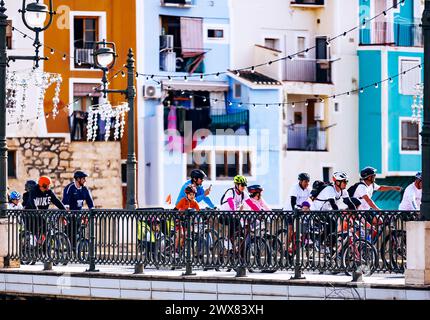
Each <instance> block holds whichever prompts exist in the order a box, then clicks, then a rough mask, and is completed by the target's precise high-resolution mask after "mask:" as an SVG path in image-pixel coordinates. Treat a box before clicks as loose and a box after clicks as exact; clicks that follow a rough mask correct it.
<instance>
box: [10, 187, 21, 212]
mask: <svg viewBox="0 0 430 320" xmlns="http://www.w3.org/2000/svg"><path fill="white" fill-rule="evenodd" d="M9 198H10V202H9V203H8V205H7V208H8V209H9V210H22V209H23V207H22V204H21V203H19V200H21V194H20V193H19V192H17V191H12V192H11V193H10V195H9Z"/></svg>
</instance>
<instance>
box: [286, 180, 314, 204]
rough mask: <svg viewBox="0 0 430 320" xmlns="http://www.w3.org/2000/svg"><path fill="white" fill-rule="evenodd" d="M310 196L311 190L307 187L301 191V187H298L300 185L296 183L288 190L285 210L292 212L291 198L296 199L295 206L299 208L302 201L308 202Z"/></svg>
mask: <svg viewBox="0 0 430 320" xmlns="http://www.w3.org/2000/svg"><path fill="white" fill-rule="evenodd" d="M310 194H311V189H310V188H309V187H308V188H306V189H304V190H303V189H302V187H300V184H298V183H296V184H295V185H293V186H292V187H291V189H290V193H289V196H288V201H287V204H286V209H287V210H293V208H291V197H296V198H297V201H296V204H297V205H299V206H300V205H302V203H303V202H304V201H308V199H309V196H310Z"/></svg>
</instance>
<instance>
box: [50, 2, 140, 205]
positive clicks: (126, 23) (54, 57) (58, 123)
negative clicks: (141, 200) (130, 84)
mask: <svg viewBox="0 0 430 320" xmlns="http://www.w3.org/2000/svg"><path fill="white" fill-rule="evenodd" d="M135 4H136V1H135V0H121V1H119V0H115V1H113V0H110V1H88V0H56V1H55V11H56V12H57V15H56V16H55V18H54V21H53V23H52V26H51V27H50V28H49V29H48V30H47V31H45V33H44V41H43V42H44V43H45V48H44V55H45V56H46V57H49V60H48V61H46V62H45V64H44V70H45V71H47V72H53V73H60V74H61V75H62V78H63V84H62V86H61V94H60V104H59V108H60V113H59V114H58V116H57V117H56V118H55V119H53V117H52V116H49V118H47V119H46V121H47V128H48V133H70V135H71V140H72V141H86V127H85V112H87V111H88V107H89V106H90V105H94V104H98V103H100V102H102V101H104V98H103V97H102V96H101V95H100V94H97V93H95V92H94V91H93V88H94V87H95V86H98V85H99V84H100V83H101V77H102V72H101V71H99V70H97V69H94V68H92V66H91V65H92V62H93V57H92V55H91V53H92V48H93V46H94V43H95V42H97V41H102V40H103V39H106V41H111V42H115V44H116V50H117V54H118V58H117V61H116V64H115V66H114V67H113V69H112V70H111V71H110V73H109V74H108V79H109V78H112V77H113V75H114V74H115V73H116V72H118V71H120V70H121V69H122V68H123V65H124V64H126V60H127V53H128V49H129V48H133V51H134V52H136V50H135V48H136V18H135V16H136V14H135V12H136V5H135ZM51 48H54V51H52V50H51ZM136 66H137V63H136ZM123 70H124V72H125V73H126V71H127V70H126V69H125V68H124V69H123ZM126 81H127V78H126V77H123V76H122V75H121V74H119V75H118V76H117V77H116V78H112V80H110V85H109V88H113V89H125V88H126V85H127V83H126ZM89 93H92V96H91V97H88V94H89ZM52 94H53V88H51V89H50V90H49V91H48V93H47V97H50V96H52ZM108 100H109V101H110V102H111V103H112V105H116V104H118V103H120V102H122V101H126V97H125V96H122V95H119V94H113V95H110V96H108ZM73 102H75V103H73ZM71 103H72V105H70V107H69V108H67V106H68V105H69V104H71ZM51 110H52V100H50V99H46V100H45V112H50V111H51ZM135 110H136V108H135ZM126 123H127V121H126ZM112 131H113V130H112ZM111 137H113V132H112V134H111ZM97 140H99V141H103V140H104V137H103V135H102V134H100V135H99V136H98V137H97ZM88 143H91V142H88ZM126 157H127V128H125V132H124V137H123V138H122V140H121V158H122V159H123V161H122V162H123V163H124V164H123V166H124V165H125V159H126ZM123 182H124V181H123ZM123 185H124V184H123ZM125 191H126V190H125V187H123V194H125ZM123 198H125V197H123Z"/></svg>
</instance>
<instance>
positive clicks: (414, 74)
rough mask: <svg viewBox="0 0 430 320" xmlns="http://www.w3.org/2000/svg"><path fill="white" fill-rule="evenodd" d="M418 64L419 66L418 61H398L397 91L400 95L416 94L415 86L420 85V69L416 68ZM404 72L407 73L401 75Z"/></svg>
mask: <svg viewBox="0 0 430 320" xmlns="http://www.w3.org/2000/svg"><path fill="white" fill-rule="evenodd" d="M419 64H421V60H419V59H400V88H399V90H400V93H401V94H404V95H414V94H415V93H416V89H415V86H416V85H417V84H419V83H421V68H417V66H418V65H419ZM412 68H415V69H412ZM411 69H412V70H411ZM404 71H408V72H406V73H405V74H403V72H404Z"/></svg>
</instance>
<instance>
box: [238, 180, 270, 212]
mask: <svg viewBox="0 0 430 320" xmlns="http://www.w3.org/2000/svg"><path fill="white" fill-rule="evenodd" d="M263 191H264V189H263V188H262V187H261V186H260V185H259V184H256V185H252V186H249V187H248V192H249V198H248V199H246V200H245V201H244V204H243V210H246V211H270V210H271V209H270V207H269V206H268V205H267V203H266V201H264V199H263V197H262V195H261V194H262V192H263Z"/></svg>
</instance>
